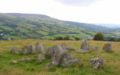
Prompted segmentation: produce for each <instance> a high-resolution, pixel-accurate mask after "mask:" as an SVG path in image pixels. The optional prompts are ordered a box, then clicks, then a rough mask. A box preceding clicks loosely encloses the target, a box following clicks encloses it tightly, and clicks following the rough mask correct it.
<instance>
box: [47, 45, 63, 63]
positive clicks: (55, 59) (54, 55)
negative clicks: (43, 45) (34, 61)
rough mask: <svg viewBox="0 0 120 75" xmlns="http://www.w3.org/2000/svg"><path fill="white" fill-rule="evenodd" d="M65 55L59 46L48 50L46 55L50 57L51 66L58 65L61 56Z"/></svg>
mask: <svg viewBox="0 0 120 75" xmlns="http://www.w3.org/2000/svg"><path fill="white" fill-rule="evenodd" d="M64 53H65V50H64V49H63V48H62V47H61V46H60V45H56V46H53V47H50V48H48V51H47V55H50V57H51V64H53V65H58V64H59V62H60V59H61V57H62V55H63V54H64Z"/></svg>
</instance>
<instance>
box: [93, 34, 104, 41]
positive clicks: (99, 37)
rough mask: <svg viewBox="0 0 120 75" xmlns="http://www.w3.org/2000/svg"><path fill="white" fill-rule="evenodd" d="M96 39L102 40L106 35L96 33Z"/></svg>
mask: <svg viewBox="0 0 120 75" xmlns="http://www.w3.org/2000/svg"><path fill="white" fill-rule="evenodd" d="M93 39H94V40H100V41H102V40H104V36H103V34H102V33H100V32H99V33H96V34H95V36H94V38H93Z"/></svg>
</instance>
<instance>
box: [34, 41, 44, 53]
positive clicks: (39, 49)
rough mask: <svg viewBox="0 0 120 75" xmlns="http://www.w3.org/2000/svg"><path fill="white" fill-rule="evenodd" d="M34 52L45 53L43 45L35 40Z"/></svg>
mask: <svg viewBox="0 0 120 75" xmlns="http://www.w3.org/2000/svg"><path fill="white" fill-rule="evenodd" d="M35 52H36V53H42V54H44V53H45V49H44V47H43V45H42V44H40V43H39V42H37V43H36V45H35Z"/></svg>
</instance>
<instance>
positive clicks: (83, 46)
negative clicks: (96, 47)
mask: <svg viewBox="0 0 120 75" xmlns="http://www.w3.org/2000/svg"><path fill="white" fill-rule="evenodd" d="M88 50H89V45H88V43H87V41H86V40H83V41H82V44H81V48H80V51H81V52H87V51H88Z"/></svg>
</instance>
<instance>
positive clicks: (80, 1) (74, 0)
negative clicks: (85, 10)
mask: <svg viewBox="0 0 120 75" xmlns="http://www.w3.org/2000/svg"><path fill="white" fill-rule="evenodd" d="M56 1H59V2H61V3H63V4H67V5H73V6H88V5H90V4H92V3H93V2H95V1H96V0H56Z"/></svg>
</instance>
